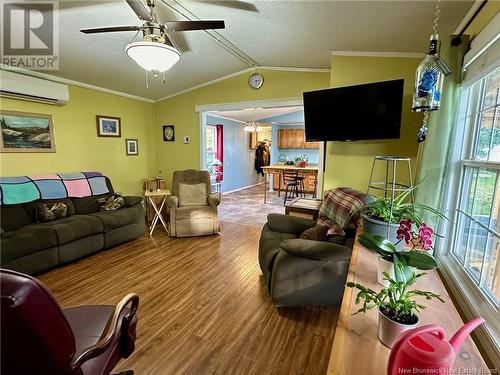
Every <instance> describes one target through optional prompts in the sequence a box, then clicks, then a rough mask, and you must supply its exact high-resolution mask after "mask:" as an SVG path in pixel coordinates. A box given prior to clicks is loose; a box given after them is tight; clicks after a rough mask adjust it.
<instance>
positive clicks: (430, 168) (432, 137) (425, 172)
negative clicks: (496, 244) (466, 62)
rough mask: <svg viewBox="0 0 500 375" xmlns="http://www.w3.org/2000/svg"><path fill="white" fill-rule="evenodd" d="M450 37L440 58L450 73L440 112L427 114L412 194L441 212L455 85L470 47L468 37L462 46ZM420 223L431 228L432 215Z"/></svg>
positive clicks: (456, 96) (455, 105) (455, 101)
mask: <svg viewBox="0 0 500 375" xmlns="http://www.w3.org/2000/svg"><path fill="white" fill-rule="evenodd" d="M451 39H452V37H451V36H450V37H445V38H443V41H442V44H441V51H440V56H441V57H442V58H443V59H444V61H446V63H447V64H448V66H449V67H450V69H451V70H452V74H451V75H450V76H448V77H445V79H444V85H443V96H442V99H441V108H440V109H439V111H436V112H430V113H429V121H428V127H429V131H428V133H427V139H426V141H425V142H423V143H421V144H420V146H419V149H418V154H417V173H416V176H417V179H416V181H417V182H420V181H422V180H423V179H424V178H425V182H423V183H422V184H421V185H420V186H419V187H418V188H417V189H416V192H415V201H416V202H418V203H421V204H425V205H428V206H431V207H433V208H435V209H438V210H440V211H441V212H443V211H444V208H445V207H444V193H445V187H446V185H447V184H446V179H447V176H448V174H449V171H450V168H451V165H450V162H449V161H450V158H451V155H450V153H451V146H452V145H451V141H452V140H453V138H454V137H453V133H454V124H455V121H456V113H457V111H458V101H459V90H458V88H459V87H458V85H459V83H460V78H461V75H462V61H463V57H464V54H465V52H466V50H467V47H468V45H469V38H468V36H466V35H463V36H462V43H460V45H458V46H452V45H451ZM423 220H424V221H425V222H427V223H430V224H431V225H434V227H437V226H438V225H439V224H440V223H437V222H436V219H435V217H434V215H429V214H428V213H427V212H425V213H424V214H423Z"/></svg>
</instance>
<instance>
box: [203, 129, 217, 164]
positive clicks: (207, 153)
mask: <svg viewBox="0 0 500 375" xmlns="http://www.w3.org/2000/svg"><path fill="white" fill-rule="evenodd" d="M208 129H212V130H213V132H214V150H213V151H208V148H207V146H208V145H207V141H206V140H205V160H208V158H207V155H209V154H213V156H214V157H213V159H212V160H215V159H217V147H218V145H217V126H215V125H211V124H207V126H206V127H205V132H206V131H207V130H208ZM205 137H206V135H205ZM205 168H208V166H207V165H205Z"/></svg>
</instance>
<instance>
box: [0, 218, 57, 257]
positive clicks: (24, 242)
mask: <svg viewBox="0 0 500 375" xmlns="http://www.w3.org/2000/svg"><path fill="white" fill-rule="evenodd" d="M55 246H57V237H56V232H55V231H54V230H53V229H52V228H50V227H46V226H43V225H40V224H32V225H27V226H24V227H23V228H21V229H19V230H16V231H11V232H5V233H2V246H1V259H2V264H5V263H7V262H10V261H11V260H13V259H17V258H21V257H23V256H26V255H31V254H34V253H36V252H38V251H42V250H45V249H49V248H52V247H55Z"/></svg>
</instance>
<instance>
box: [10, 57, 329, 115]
mask: <svg viewBox="0 0 500 375" xmlns="http://www.w3.org/2000/svg"><path fill="white" fill-rule="evenodd" d="M0 70H6V71H11V72H15V73H19V74H24V75H28V76H32V77H37V78H42V79H46V80H48V81H53V82H58V83H64V84H67V85H71V86H78V87H83V88H86V89H90V90H95V91H101V92H105V93H107V94H113V95H118V96H123V97H125V98H129V99H135V100H140V101H144V102H147V103H158V102H161V101H163V100H167V99H170V98H173V97H175V96H178V95H182V94H185V93H187V92H190V91H193V90H196V89H199V88H202V87H205V86H209V85H211V84H214V83H217V82H220V81H224V80H226V79H228V78H232V77H236V76H239V75H241V74H245V73H249V72H253V71H259V70H268V71H286V72H310V73H330V72H331V69H326V68H300V67H297V68H294V67H282V66H260V67H251V68H246V69H243V70H239V71H237V72H234V73H231V74H227V75H225V76H222V77H219V78H216V79H213V80H211V81H208V82H205V83H202V84H199V85H196V86H193V87H190V88H187V89H185V90H182V91H178V92H176V93H173V94H170V95H167V96H164V97H162V98H159V99H156V100H155V99H148V98H144V97H142V96H137V95H132V94H128V93H124V92H121V91H115V90H111V89H107V88H104V87H100V86H95V85H91V84H88V83H84V82H79V81H74V80H71V79H67V78H61V77H57V76H53V75H50V74H46V73H40V72H38V71H32V70H28V69H23V68H17V67H12V66H9V65H4V64H1V63H0ZM298 105H302V101H301V102H300V104H298ZM237 109H241V108H237Z"/></svg>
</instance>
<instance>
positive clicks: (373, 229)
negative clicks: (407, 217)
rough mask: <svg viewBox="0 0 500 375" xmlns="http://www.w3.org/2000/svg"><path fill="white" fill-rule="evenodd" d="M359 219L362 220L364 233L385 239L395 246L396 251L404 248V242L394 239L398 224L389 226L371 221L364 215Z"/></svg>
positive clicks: (377, 221) (382, 222) (381, 222)
mask: <svg viewBox="0 0 500 375" xmlns="http://www.w3.org/2000/svg"><path fill="white" fill-rule="evenodd" d="M361 217H362V218H363V231H364V232H365V233H371V234H376V235H378V236H382V237H384V238H387V239H388V240H389V241H391V242H392V243H393V244H394V246H396V249H397V250H401V249H402V248H403V247H404V245H405V242H404V241H400V240H398V239H397V237H396V232H397V230H398V229H399V224H389V223H386V222H385V221H380V220H376V219H372V218H371V217H368V216H366V215H365V214H361ZM387 227H389V233H387Z"/></svg>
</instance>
